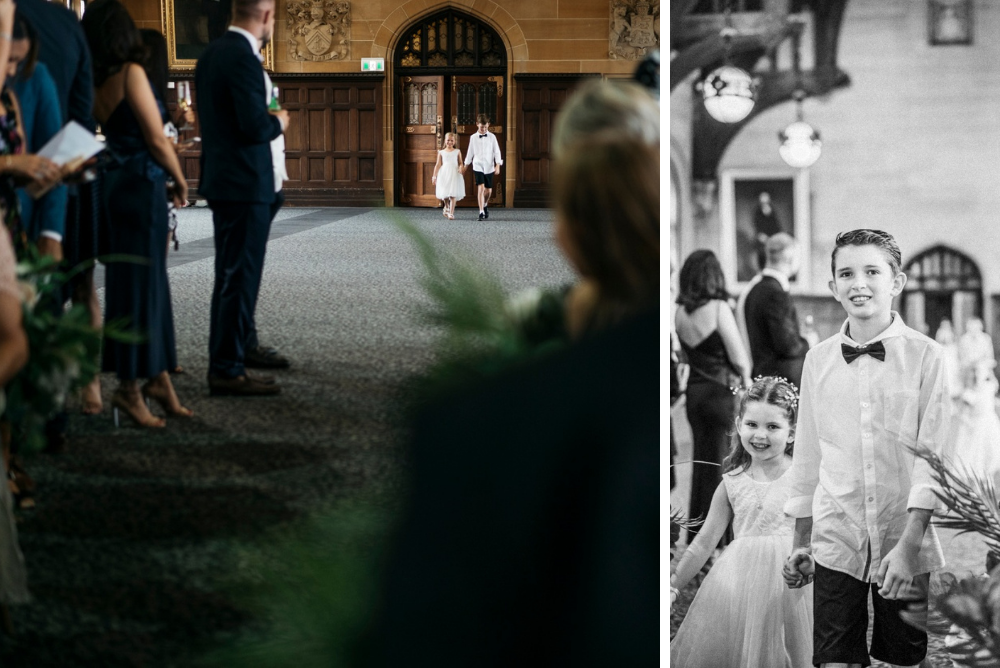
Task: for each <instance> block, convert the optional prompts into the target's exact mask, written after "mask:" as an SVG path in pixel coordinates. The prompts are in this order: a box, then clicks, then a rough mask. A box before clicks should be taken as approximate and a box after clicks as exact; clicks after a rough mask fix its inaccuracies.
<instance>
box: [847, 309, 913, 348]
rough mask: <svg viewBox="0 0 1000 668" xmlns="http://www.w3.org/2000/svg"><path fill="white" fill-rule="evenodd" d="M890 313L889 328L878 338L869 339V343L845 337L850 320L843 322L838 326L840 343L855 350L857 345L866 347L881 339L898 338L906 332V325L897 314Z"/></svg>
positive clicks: (894, 312)
mask: <svg viewBox="0 0 1000 668" xmlns="http://www.w3.org/2000/svg"><path fill="white" fill-rule="evenodd" d="M891 313H892V322H891V323H889V326H888V327H886V328H885V329H883V330H882V332H881V333H880V334H879V335H878V336H876V337H875V338H873V339H871V340H870V341H855V340H854V339H852V338H851V337H849V336H848V335H847V326H848V324H849V323H850V320H845V321H844V324H843V325H841V326H840V341H841V343H846V344H847V345H849V346H851V347H853V348H857V347H858V346H859V345H863V346H867V345H869V344H872V343H875V342H876V341H882V340H883V339H888V338H890V337H893V336H899V335H900V334H902V333H903V332H904V331H905V330H906V323H904V322H903V319H902V318H901V317H900V316H899V313H897V312H896V311H891Z"/></svg>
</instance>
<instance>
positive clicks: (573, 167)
mask: <svg viewBox="0 0 1000 668" xmlns="http://www.w3.org/2000/svg"><path fill="white" fill-rule="evenodd" d="M552 195H553V203H554V205H555V209H556V213H557V216H558V222H557V225H558V226H559V235H560V236H561V237H562V239H564V248H565V250H566V252H567V255H568V257H569V260H570V262H571V263H572V264H573V265H574V267H575V268H576V270H577V271H578V272H579V273H580V275H581V276H582V277H583V279H584V282H585V283H587V284H589V285H587V287H586V288H583V287H581V288H580V289H581V293H580V294H579V295H576V297H577V304H578V305H579V306H580V307H581V308H582V309H583V310H584V311H585V313H584V315H583V319H582V321H580V320H577V321H576V324H577V325H578V327H572V326H571V329H573V330H575V331H574V332H573V333H574V334H578V333H581V331H592V330H596V329H602V328H604V327H607V326H609V325H613V324H615V323H617V322H619V321H621V320H622V319H624V318H626V317H627V316H629V315H634V314H637V313H639V312H641V311H643V310H645V309H647V308H652V307H653V306H655V305H656V304H657V303H659V300H660V153H659V150H658V147H654V146H650V145H647V144H645V143H643V142H641V141H639V140H637V139H636V138H635V137H634V136H631V135H628V134H626V135H624V136H623V135H622V134H621V133H619V132H618V131H617V130H612V129H608V130H605V131H603V132H600V133H597V134H595V135H592V136H589V137H587V139H586V140H585V141H578V142H575V143H573V144H571V145H569V146H567V147H565V148H564V149H563V154H562V155H560V156H559V158H558V159H557V160H556V161H555V162H554V163H553V180H552Z"/></svg>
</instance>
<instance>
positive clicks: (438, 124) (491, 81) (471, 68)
mask: <svg viewBox="0 0 1000 668" xmlns="http://www.w3.org/2000/svg"><path fill="white" fill-rule="evenodd" d="M394 60H395V63H394V65H395V72H396V77H397V80H398V85H397V86H396V105H395V107H396V109H397V110H398V111H397V119H398V123H397V126H396V127H397V133H396V146H397V150H396V174H397V178H396V201H397V202H399V203H400V204H401V205H403V206H426V207H433V206H438V205H439V201H438V199H437V198H436V197H435V196H434V184H432V183H431V175H432V173H433V171H434V163H435V162H436V161H437V152H438V150H440V149H441V148H442V147H443V146H444V134H445V133H446V132H454V133H456V134H458V136H459V148H460V149H461V150H462V155H463V156H465V155H466V151H467V150H468V144H469V137H470V136H471V134H472V133H473V132H475V131H476V116H477V115H479V114H481V113H485V114H487V115H488V116H489V117H490V118H491V119H492V123H491V125H490V131H491V132H493V133H494V134H495V135H496V136H497V141H499V142H500V148H501V150H504V151H505V147H506V134H507V125H506V103H505V98H504V90H505V88H506V85H505V84H506V80H507V49H506V47H505V45H504V43H503V40H501V39H500V35H499V34H497V32H496V31H495V30H494V29H493V28H492V27H490V26H489V25H487V24H485V23H483V22H482V21H479V20H478V19H476V18H474V17H472V16H470V15H468V14H465V13H463V12H459V11H456V10H453V9H449V10H446V11H443V12H440V13H437V14H434V15H432V16H429V17H426V18H423V19H420V20H419V21H417V22H416V23H414V24H412V25H411V26H410V27H408V28H406V29H405V30H404V31H403V37H402V39H401V40H400V42H399V44H398V46H397V47H396V52H395V56H394ZM506 158H507V156H506V155H504V161H505V164H504V166H503V167H501V169H500V176H499V177H497V178H496V179H495V180H494V188H493V195H492V197H491V198H490V206H491V207H499V206H503V201H504V193H503V184H504V178H505V171H506ZM465 191H466V196H465V199H463V200H462V201H460V202H459V203H458V206H464V207H476V206H477V205H476V195H475V192H476V191H475V181H474V180H473V176H472V170H471V169H468V170H466V172H465Z"/></svg>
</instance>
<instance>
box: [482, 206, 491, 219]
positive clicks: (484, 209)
mask: <svg viewBox="0 0 1000 668" xmlns="http://www.w3.org/2000/svg"><path fill="white" fill-rule="evenodd" d="M483 216H485V217H486V218H487V219H489V217H490V208H489V207H488V206H484V207H483Z"/></svg>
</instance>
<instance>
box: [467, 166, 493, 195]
mask: <svg viewBox="0 0 1000 668" xmlns="http://www.w3.org/2000/svg"><path fill="white" fill-rule="evenodd" d="M472 173H473V174H474V175H475V177H476V185H477V186H478V185H479V184H480V183H482V184H483V185H485V186H486V187H487V188H489V189H490V190H492V189H493V172H489V173H488V174H484V173H483V172H477V171H475V170H473V171H472Z"/></svg>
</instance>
